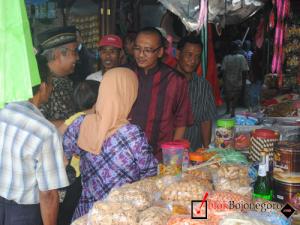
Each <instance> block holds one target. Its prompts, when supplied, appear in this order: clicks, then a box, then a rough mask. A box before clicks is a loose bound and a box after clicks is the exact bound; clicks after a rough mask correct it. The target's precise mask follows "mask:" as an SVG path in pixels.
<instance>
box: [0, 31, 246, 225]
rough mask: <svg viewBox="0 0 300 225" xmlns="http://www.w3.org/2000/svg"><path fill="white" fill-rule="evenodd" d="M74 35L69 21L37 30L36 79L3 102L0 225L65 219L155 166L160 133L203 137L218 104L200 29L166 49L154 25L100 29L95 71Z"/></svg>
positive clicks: (235, 58)
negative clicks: (28, 93) (205, 71)
mask: <svg viewBox="0 0 300 225" xmlns="http://www.w3.org/2000/svg"><path fill="white" fill-rule="evenodd" d="M79 35H80V33H79V32H78V30H76V28H75V27H60V28H55V29H51V30H48V31H46V32H43V33H42V34H40V35H38V40H39V45H38V46H37V49H38V53H37V55H36V57H37V62H38V65H39V71H40V77H41V84H40V85H38V86H35V87H33V88H32V89H33V97H32V98H31V99H29V100H28V101H25V102H13V103H9V104H7V105H6V106H5V107H4V108H3V109H1V110H0V131H1V132H0V133H1V135H0V150H1V151H0V152H1V154H0V176H1V179H0V225H12V224H13V225H29V224H31V225H32V224H35V225H38V224H44V225H53V224H59V225H64V224H70V222H71V221H73V220H75V219H76V218H78V217H80V216H82V215H84V214H86V213H87V212H88V211H89V209H90V208H91V207H92V205H93V203H94V202H95V201H98V200H102V199H105V197H106V196H107V195H108V193H109V192H110V190H111V189H112V188H115V187H119V186H121V185H123V184H125V183H132V182H135V181H137V180H140V179H143V178H145V177H149V176H155V175H156V173H157V165H158V163H160V162H161V161H162V151H161V149H160V145H161V144H162V143H164V142H168V141H173V140H178V139H187V140H189V141H190V142H191V149H194V150H195V149H197V148H200V147H205V148H207V147H208V146H209V144H210V141H211V134H212V122H213V121H214V120H215V119H216V117H217V109H216V105H215V100H214V96H213V94H212V88H211V86H210V84H209V82H208V81H207V80H206V79H205V77H204V76H201V75H199V74H197V71H198V68H199V66H200V62H201V54H202V47H203V46H202V43H201V39H200V37H199V36H197V35H195V34H190V35H187V36H184V37H183V38H182V39H181V40H180V41H179V43H178V44H177V49H176V54H175V55H172V54H171V51H169V50H170V49H168V46H167V38H166V36H165V34H163V33H162V32H161V31H160V30H159V29H157V28H154V27H146V28H144V29H141V30H140V31H138V32H132V33H130V34H129V35H128V36H126V37H125V38H124V39H123V40H122V38H121V37H119V36H117V35H113V34H109V35H104V36H103V37H102V38H101V40H99V43H98V46H99V56H100V61H99V64H100V69H99V70H98V71H93V70H92V69H91V67H90V66H88V64H89V60H87V59H88V58H89V57H90V55H89V53H87V49H86V48H85V46H84V45H83V43H80V41H79V40H80V39H79ZM237 50H238V49H237V48H236V46H234V45H233V46H232V52H231V53H230V54H229V55H228V56H226V57H225V58H224V60H223V63H222V71H223V73H224V75H223V76H224V90H225V95H226V102H227V104H228V108H227V109H228V111H229V112H230V113H231V114H234V107H235V104H236V101H237V99H236V96H237V95H238V93H240V91H241V89H242V86H243V82H244V77H245V75H244V74H243V73H244V72H246V71H248V70H249V68H248V63H247V60H246V59H245V57H244V56H241V54H238V53H237ZM82 51H84V53H83V52H82ZM91 60H93V59H91ZM237 64H238V65H239V66H238V67H237V66H236V65H237ZM233 71H236V72H233ZM74 74H76V76H74ZM240 74H242V75H240ZM72 76H73V77H72ZM71 78H72V79H71Z"/></svg>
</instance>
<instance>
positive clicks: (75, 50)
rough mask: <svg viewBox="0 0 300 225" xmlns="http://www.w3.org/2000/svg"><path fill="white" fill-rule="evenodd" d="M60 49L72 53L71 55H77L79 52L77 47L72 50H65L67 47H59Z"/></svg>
mask: <svg viewBox="0 0 300 225" xmlns="http://www.w3.org/2000/svg"><path fill="white" fill-rule="evenodd" d="M61 49H64V50H66V51H70V52H72V54H73V55H77V54H78V53H79V51H80V50H79V48H78V47H77V48H74V49H71V48H67V47H61Z"/></svg>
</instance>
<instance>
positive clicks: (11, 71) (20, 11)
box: [0, 1, 40, 108]
mask: <svg viewBox="0 0 300 225" xmlns="http://www.w3.org/2000/svg"><path fill="white" fill-rule="evenodd" d="M0 33H1V36H0V49H1V51H0V108H1V107H3V105H4V104H5V103H8V102H12V101H21V100H28V99H29V98H30V97H32V89H31V87H32V86H35V85H37V84H39V83H40V78H39V74H38V68H37V63H36V59H35V56H34V48H33V45H32V39H31V33H30V27H29V22H28V18H27V14H26V8H25V2H24V1H0Z"/></svg>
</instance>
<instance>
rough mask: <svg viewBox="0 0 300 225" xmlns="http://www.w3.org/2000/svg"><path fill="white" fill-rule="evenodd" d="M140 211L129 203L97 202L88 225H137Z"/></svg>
mask: <svg viewBox="0 0 300 225" xmlns="http://www.w3.org/2000/svg"><path fill="white" fill-rule="evenodd" d="M137 224H138V211H137V210H136V208H135V207H134V206H132V205H131V204H129V203H115V202H96V203H94V205H93V208H92V209H91V210H90V212H89V216H88V223H87V225H137Z"/></svg>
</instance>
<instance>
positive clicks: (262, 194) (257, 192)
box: [253, 152, 272, 200]
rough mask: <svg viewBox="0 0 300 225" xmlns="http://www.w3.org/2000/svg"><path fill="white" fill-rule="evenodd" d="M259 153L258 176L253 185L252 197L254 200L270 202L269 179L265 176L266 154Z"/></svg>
mask: <svg viewBox="0 0 300 225" xmlns="http://www.w3.org/2000/svg"><path fill="white" fill-rule="evenodd" d="M263 153H264V152H262V153H261V161H260V163H259V168H258V176H257V178H256V181H255V183H254V190H253V196H254V197H255V198H263V199H266V200H272V187H271V184H270V178H269V177H268V176H267V171H266V164H267V159H266V154H263Z"/></svg>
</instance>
